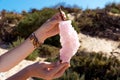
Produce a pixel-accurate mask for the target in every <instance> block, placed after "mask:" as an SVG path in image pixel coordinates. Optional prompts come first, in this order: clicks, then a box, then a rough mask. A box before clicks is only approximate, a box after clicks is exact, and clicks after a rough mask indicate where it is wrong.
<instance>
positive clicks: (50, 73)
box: [27, 62, 69, 80]
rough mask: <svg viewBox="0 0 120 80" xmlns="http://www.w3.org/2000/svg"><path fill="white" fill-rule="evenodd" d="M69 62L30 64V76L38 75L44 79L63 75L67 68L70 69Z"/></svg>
mask: <svg viewBox="0 0 120 80" xmlns="http://www.w3.org/2000/svg"><path fill="white" fill-rule="evenodd" d="M68 67H69V63H61V64H55V63H46V62H44V63H39V62H37V63H35V64H32V65H30V66H28V67H27V68H28V72H29V74H30V77H38V78H42V79H47V80H51V79H55V78H58V77H60V76H62V75H63V73H64V72H65V70H66V69H68Z"/></svg>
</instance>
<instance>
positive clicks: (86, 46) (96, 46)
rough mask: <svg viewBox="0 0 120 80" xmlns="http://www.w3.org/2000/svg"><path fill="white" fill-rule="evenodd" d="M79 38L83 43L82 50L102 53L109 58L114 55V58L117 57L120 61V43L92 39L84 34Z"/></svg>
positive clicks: (80, 34)
mask: <svg viewBox="0 0 120 80" xmlns="http://www.w3.org/2000/svg"><path fill="white" fill-rule="evenodd" d="M78 36H79V39H80V42H81V47H80V49H81V50H84V51H86V52H96V53H97V52H102V53H105V54H106V55H107V56H110V55H111V53H112V54H113V55H114V56H117V57H118V58H119V59H120V48H118V46H119V45H120V41H113V40H107V39H100V38H95V37H90V36H86V35H84V34H82V33H79V35H78Z"/></svg>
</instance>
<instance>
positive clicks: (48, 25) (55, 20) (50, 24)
mask: <svg viewBox="0 0 120 80" xmlns="http://www.w3.org/2000/svg"><path fill="white" fill-rule="evenodd" d="M62 16H63V17H64V18H65V19H66V16H65V13H64V12H62ZM60 21H62V18H61V14H60V13H57V14H55V15H54V16H53V17H52V18H51V19H48V20H47V21H46V22H45V23H44V24H43V25H42V26H41V27H40V28H39V29H38V30H37V31H36V35H37V37H39V38H40V41H41V42H43V41H44V40H45V39H47V38H49V37H51V36H54V35H56V34H58V33H59V27H58V25H59V22H60Z"/></svg>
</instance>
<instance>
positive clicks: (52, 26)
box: [0, 14, 61, 72]
mask: <svg viewBox="0 0 120 80" xmlns="http://www.w3.org/2000/svg"><path fill="white" fill-rule="evenodd" d="M59 21H61V17H60V14H56V15H55V16H53V17H52V18H51V19H49V20H48V21H47V22H46V23H44V24H43V25H42V26H41V27H40V28H39V29H38V30H36V31H35V34H36V37H37V38H38V40H39V42H41V43H43V42H44V40H45V39H47V38H48V37H51V36H54V35H56V34H58V33H59V28H58V22H59ZM33 50H35V48H34V46H33V44H32V43H31V42H30V40H29V38H28V39H26V40H25V41H24V42H23V43H22V44H21V45H19V46H17V47H16V48H14V49H12V50H10V51H8V52H7V53H5V54H3V55H2V56H0V72H4V71H7V70H9V69H11V68H12V67H14V66H15V65H17V64H18V63H19V62H20V61H21V60H23V59H24V58H25V57H27V56H28V55H29V54H30V53H32V52H33Z"/></svg>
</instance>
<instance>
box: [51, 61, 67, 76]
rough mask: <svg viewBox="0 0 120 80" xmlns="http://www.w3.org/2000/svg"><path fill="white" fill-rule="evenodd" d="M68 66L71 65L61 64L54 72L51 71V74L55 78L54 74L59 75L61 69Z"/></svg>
mask: <svg viewBox="0 0 120 80" xmlns="http://www.w3.org/2000/svg"><path fill="white" fill-rule="evenodd" d="M68 65H69V64H68V63H62V64H59V65H58V66H56V67H55V68H54V69H53V70H51V71H50V72H49V74H50V75H52V76H53V75H54V74H57V73H58V72H59V71H60V70H61V69H63V68H64V67H65V66H68Z"/></svg>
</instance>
